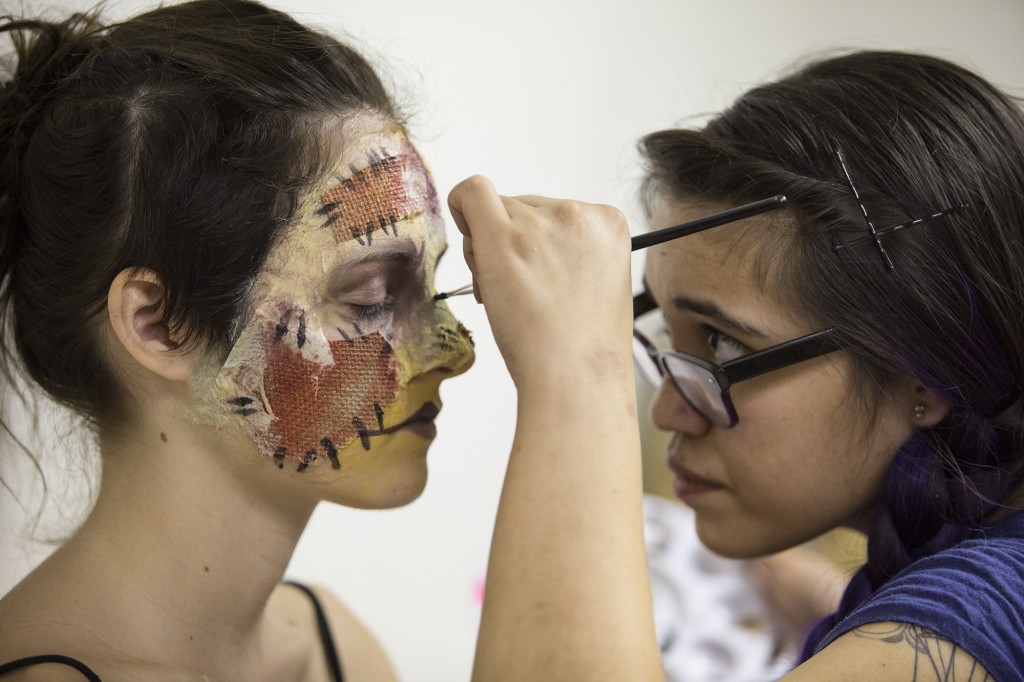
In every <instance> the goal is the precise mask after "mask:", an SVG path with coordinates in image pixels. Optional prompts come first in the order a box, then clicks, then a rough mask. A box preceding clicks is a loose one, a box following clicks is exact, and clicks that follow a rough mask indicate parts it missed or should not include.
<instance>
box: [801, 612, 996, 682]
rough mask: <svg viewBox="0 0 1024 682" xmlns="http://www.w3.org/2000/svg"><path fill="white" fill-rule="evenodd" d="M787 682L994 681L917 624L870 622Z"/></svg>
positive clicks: (957, 649)
mask: <svg viewBox="0 0 1024 682" xmlns="http://www.w3.org/2000/svg"><path fill="white" fill-rule="evenodd" d="M783 679H784V680H785V682H809V681H811V680H814V681H815V682H840V681H847V680H848V681H850V682H853V681H854V680H858V681H859V680H894V681H895V680H899V681H900V682H994V679H995V678H993V677H992V676H991V675H990V674H989V673H988V671H987V670H985V668H984V667H983V666H982V665H981V664H980V663H978V661H976V660H975V659H974V657H973V656H971V654H969V653H967V652H966V651H964V650H963V649H961V648H960V647H959V646H957V645H956V644H954V643H953V642H951V641H949V640H948V639H946V638H944V637H942V636H941V635H939V634H937V633H936V632H933V631H932V630H929V629H928V628H924V627H921V626H919V625H910V624H908V623H891V622H886V623H870V624H868V625H864V626H862V627H859V628H857V629H855V630H851V631H850V632H848V633H846V634H845V635H843V636H842V637H840V638H839V639H837V640H836V641H834V642H833V643H832V644H830V645H829V646H827V647H826V648H825V649H824V650H822V651H821V653H819V654H818V655H816V656H814V657H813V658H811V659H810V660H809V661H807V662H806V663H804V664H803V665H801V666H800V667H799V668H797V669H796V670H794V671H793V672H791V673H790V674H789V675H786V677H784V678H783Z"/></svg>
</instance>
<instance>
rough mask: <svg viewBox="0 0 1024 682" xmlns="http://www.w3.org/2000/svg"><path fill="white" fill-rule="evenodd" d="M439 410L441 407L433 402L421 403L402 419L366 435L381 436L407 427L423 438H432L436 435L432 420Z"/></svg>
mask: <svg viewBox="0 0 1024 682" xmlns="http://www.w3.org/2000/svg"><path fill="white" fill-rule="evenodd" d="M440 411H441V408H440V407H439V406H438V405H435V404H434V403H423V405H421V406H420V408H419V409H418V410H416V411H415V412H413V413H412V414H411V415H409V416H408V417H407V418H406V419H405V420H404V421H400V422H398V423H397V424H394V425H392V426H389V427H387V428H385V429H381V430H379V431H369V432H368V433H367V435H368V436H383V435H386V434H389V433H394V432H395V431H398V430H400V429H406V428H407V429H409V430H410V431H412V432H413V433H415V434H416V435H418V436H422V437H423V438H433V437H434V436H436V435H437V427H436V426H435V425H434V420H435V419H436V418H437V415H438V413H440Z"/></svg>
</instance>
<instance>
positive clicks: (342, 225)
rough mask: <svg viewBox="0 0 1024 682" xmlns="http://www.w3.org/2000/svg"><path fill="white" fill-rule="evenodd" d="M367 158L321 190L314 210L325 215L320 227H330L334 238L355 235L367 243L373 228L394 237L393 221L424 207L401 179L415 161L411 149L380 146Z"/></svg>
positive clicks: (409, 215) (341, 239)
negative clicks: (318, 206) (366, 162)
mask: <svg viewBox="0 0 1024 682" xmlns="http://www.w3.org/2000/svg"><path fill="white" fill-rule="evenodd" d="M369 161H370V164H369V165H368V166H366V167H365V168H363V169H362V170H358V169H356V168H355V167H354V166H350V170H351V171H352V175H350V176H349V177H347V178H339V179H340V180H341V182H340V183H339V184H337V185H334V186H333V187H331V188H330V189H328V190H327V191H326V192H324V193H323V196H322V199H323V208H321V209H320V210H319V211H317V213H319V214H321V215H326V216H327V220H326V221H325V222H324V224H323V227H330V228H331V229H333V230H334V238H335V240H336V241H338V242H343V241H348V240H350V239H355V240H356V241H358V242H359V243H360V244H361V245H363V246H371V245H372V244H373V233H374V231H375V230H379V231H381V232H383V233H384V234H390V235H392V236H395V237H397V236H398V225H397V223H399V222H401V221H402V220H405V219H407V218H409V217H411V216H413V215H415V214H416V213H418V212H421V211H422V210H423V209H424V208H426V207H425V206H424V203H425V202H424V197H417V196H415V195H412V194H410V193H409V187H408V186H407V184H406V181H405V176H406V171H407V169H410V168H415V166H416V162H418V159H414V152H404V153H402V154H399V155H394V154H389V153H388V152H386V151H385V150H383V149H381V150H380V151H379V152H371V154H370V156H369Z"/></svg>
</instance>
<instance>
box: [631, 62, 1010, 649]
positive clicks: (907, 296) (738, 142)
mask: <svg viewBox="0 0 1024 682" xmlns="http://www.w3.org/2000/svg"><path fill="white" fill-rule="evenodd" d="M837 149H841V150H842V151H843V153H844V154H845V157H846V159H847V160H848V163H849V165H850V168H851V170H852V172H853V175H854V181H855V183H856V185H857V187H858V189H859V191H860V194H861V197H862V199H863V202H864V204H865V205H866V207H867V209H868V211H869V212H870V214H871V216H872V219H873V221H874V223H875V224H876V225H877V226H878V227H879V228H882V227H886V226H890V225H895V224H898V223H902V222H905V221H906V220H908V219H909V218H911V217H919V216H925V215H929V214H931V213H933V212H935V211H938V210H940V209H945V208H948V207H952V206H957V205H959V204H966V205H967V206H968V207H967V208H966V209H964V210H961V211H958V212H956V213H954V214H952V215H949V216H947V217H945V218H940V219H938V220H935V221H933V222H930V223H926V224H923V225H920V226H917V227H912V228H909V229H906V230H903V231H901V232H898V233H894V234H892V235H889V236H887V237H885V238H884V245H885V249H886V251H887V252H888V253H889V255H890V257H891V259H892V261H893V263H894V269H893V270H892V271H889V270H887V269H886V266H885V263H884V261H883V259H882V256H881V254H880V253H879V251H878V249H877V248H876V246H875V244H874V242H872V241H871V240H866V241H864V242H862V243H860V244H857V245H855V246H851V247H850V248H846V249H841V250H840V251H839V252H836V251H834V249H833V247H834V246H835V245H837V244H846V243H848V242H850V241H851V240H852V239H855V238H857V237H861V236H863V235H865V234H866V233H867V228H866V226H865V221H864V217H863V215H862V214H861V212H860V209H859V207H858V205H857V202H856V200H855V199H854V197H853V194H852V192H851V191H850V188H849V186H848V184H847V183H846V180H845V177H844V175H843V170H842V167H841V166H840V164H839V162H838V160H837V157H836V150H837ZM641 151H642V153H643V155H644V157H645V159H646V162H647V165H648V170H649V175H648V184H647V190H648V192H650V193H654V194H659V195H666V196H668V197H670V198H673V199H694V198H700V199H703V200H711V201H715V202H721V203H724V204H736V203H740V202H746V201H751V200H755V199H760V198H763V197H765V196H770V195H774V194H785V195H786V196H787V197H788V198H789V207H788V208H787V209H786V211H787V214H788V215H787V216H785V218H786V219H782V220H773V221H763V222H761V223H759V225H761V227H759V228H756V229H755V228H750V229H748V230H747V231H746V232H745V233H744V235H743V239H744V240H747V241H748V242H756V243H758V244H759V246H761V247H763V248H762V249H761V251H760V253H759V255H758V257H759V258H761V259H764V263H765V267H763V268H761V270H762V271H764V272H767V273H768V277H767V281H766V284H767V285H768V286H770V287H771V288H772V290H773V291H774V292H775V293H776V294H777V295H778V296H780V297H781V298H782V299H783V301H785V302H787V303H788V304H789V305H791V306H792V307H793V308H794V309H796V310H800V311H803V312H804V313H805V314H807V315H808V316H809V317H810V318H811V319H813V320H816V321H817V322H818V323H819V324H821V325H822V326H823V327H835V328H836V329H837V330H839V332H840V334H841V335H842V339H843V341H844V343H845V344H846V346H847V347H848V348H849V350H850V352H851V353H852V354H853V356H854V359H855V362H856V366H857V369H858V374H859V377H860V379H861V381H860V382H859V384H860V386H861V389H862V390H861V395H862V396H867V397H868V398H870V397H871V396H872V395H873V396H876V397H877V396H878V395H879V392H880V391H884V390H885V388H886V387H887V386H890V385H891V382H892V380H893V379H894V378H896V377H908V376H909V377H913V378H914V379H916V380H917V381H918V382H920V383H921V385H923V386H924V387H925V388H927V389H929V390H931V391H933V392H935V393H936V394H938V395H939V396H940V397H941V398H942V399H944V400H945V401H946V402H948V404H949V406H950V410H949V415H948V417H947V418H946V419H944V420H943V421H942V422H941V423H940V424H939V425H938V426H937V427H936V428H934V429H928V430H922V431H919V432H918V433H917V434H916V435H915V436H913V437H912V438H911V439H910V440H909V441H907V443H905V444H904V445H903V446H902V447H901V448H900V450H899V452H897V454H896V456H895V458H894V461H893V463H892V465H891V467H890V470H889V474H888V478H887V481H886V490H885V491H884V492H883V495H882V502H883V503H882V504H881V505H880V509H879V512H878V514H877V517H876V518H875V519H874V520H873V530H872V532H871V533H870V534H869V538H868V564H867V567H866V570H865V571H863V572H862V574H861V576H860V577H861V580H860V582H859V583H858V581H857V580H855V581H854V583H853V584H852V586H851V589H850V591H848V593H847V599H845V600H844V605H843V607H842V609H841V612H840V614H838V617H841V616H842V615H843V613H844V612H849V610H850V609H852V608H853V606H855V605H856V604H857V603H859V602H860V601H862V600H863V599H864V598H866V596H867V595H868V594H870V593H871V591H872V590H873V589H875V588H877V587H878V586H879V585H880V584H882V583H883V582H885V581H886V580H888V579H889V578H890V577H892V576H893V575H895V574H896V573H897V572H898V571H900V570H901V569H903V568H904V567H906V566H907V565H909V563H910V562H912V561H914V560H915V559H917V558H919V557H921V556H924V555H927V554H929V553H932V552H935V551H937V550H939V549H942V548H944V547H948V546H950V545H951V544H953V543H955V542H957V541H958V540H959V539H962V538H964V537H965V536H966V535H967V534H969V533H970V532H972V531H973V530H974V529H976V528H977V527H978V526H979V525H981V524H983V523H984V522H985V521H986V519H988V518H989V517H990V515H991V513H992V512H993V511H994V510H996V509H998V508H999V507H1000V505H1001V504H1002V503H1006V502H1008V501H1009V496H1010V495H1011V493H1012V492H1014V491H1015V490H1016V489H1018V488H1019V486H1020V483H1021V459H1022V449H1024V400H1022V390H1024V258H1022V255H1024V115H1022V112H1021V109H1020V107H1019V105H1018V103H1017V102H1016V101H1015V100H1013V99H1012V98H1011V97H1009V96H1007V95H1006V94H1004V93H1002V92H1000V91H999V90H998V89H996V88H995V87H993V86H992V85H990V84H989V83H987V82H986V81H985V80H984V79H982V78H981V77H979V76H978V75H976V74H974V73H972V72H970V71H968V70H966V69H964V68H961V67H959V66H957V65H954V64H952V63H950V62H948V61H944V60H941V59H938V58H934V57H929V56H923V55H914V54H905V53H896V52H859V53H855V54H849V55H845V56H840V57H835V58H830V59H825V60H822V61H819V62H816V63H812V64H810V65H809V66H806V67H805V68H803V69H801V70H799V71H797V72H796V73H794V74H792V75H790V76H788V77H786V78H783V79H782V80H780V81H778V82H775V83H771V84H768V85H765V86H761V87H758V88H755V89H753V90H751V91H750V92H748V93H746V94H745V95H743V96H742V97H741V98H740V99H739V100H738V101H737V102H736V103H735V104H733V105H732V106H731V107H730V108H729V109H728V110H726V111H725V112H723V113H722V114H721V115H719V116H717V117H716V118H714V119H713V120H712V121H711V122H710V123H708V124H707V125H706V127H705V128H704V129H703V130H667V131H662V132H658V133H654V134H652V135H649V136H647V137H646V138H645V139H644V140H643V141H642V143H641ZM758 230H761V231H760V232H758ZM876 404H877V403H876ZM826 631H827V629H826ZM819 634H823V633H819ZM819 639H820V637H819ZM812 640H813V638H812ZM814 643H816V642H814V641H812V642H811V644H812V645H813V644H814ZM811 651H813V646H812V647H811Z"/></svg>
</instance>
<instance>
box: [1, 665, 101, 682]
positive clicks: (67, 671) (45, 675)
mask: <svg viewBox="0 0 1024 682" xmlns="http://www.w3.org/2000/svg"><path fill="white" fill-rule="evenodd" d="M4 662H9V661H3V662H0V664H2V663H4ZM86 679H87V678H86V677H85V675H83V674H82V673H80V672H78V671H77V670H75V669H74V668H72V667H69V666H66V665H62V664H60V663H39V664H37V665H31V666H28V667H27V668H21V669H19V670H15V671H14V672H9V673H7V674H6V675H4V676H3V680H4V682H83V680H86Z"/></svg>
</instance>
